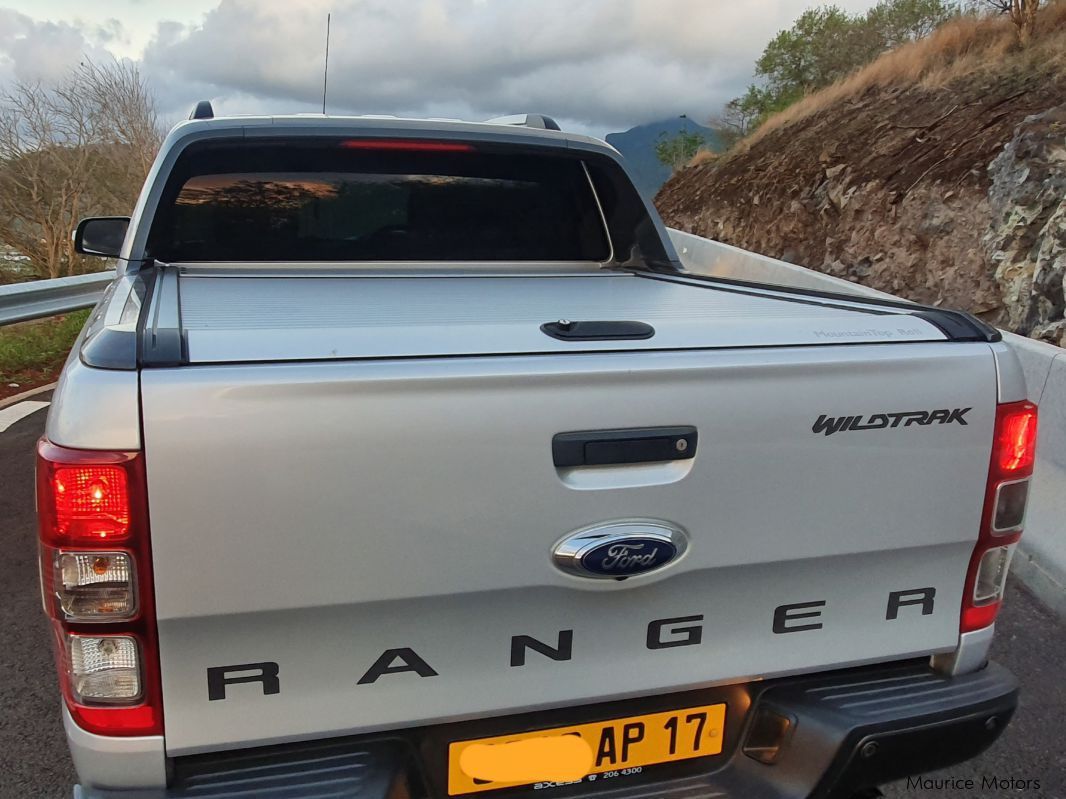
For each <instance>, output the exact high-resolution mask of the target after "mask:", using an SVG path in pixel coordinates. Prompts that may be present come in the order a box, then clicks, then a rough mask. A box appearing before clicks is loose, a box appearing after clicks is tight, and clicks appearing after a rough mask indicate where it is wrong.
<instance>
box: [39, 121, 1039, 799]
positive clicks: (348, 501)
mask: <svg viewBox="0 0 1066 799" xmlns="http://www.w3.org/2000/svg"><path fill="white" fill-rule="evenodd" d="M196 116H197V117H199V118H197V119H193V120H191V121H189V122H184V123H182V124H180V125H178V126H177V127H176V128H175V129H174V130H173V132H172V133H171V134H170V135H169V137H168V138H167V140H166V142H165V143H164V145H163V148H162V150H161V152H160V154H159V156H158V159H157V160H156V163H155V165H154V167H153V169H152V172H151V174H150V176H149V178H148V181H147V183H146V185H145V187H144V191H143V193H142V194H141V197H140V200H139V201H138V204H137V207H136V210H135V211H134V213H133V216H132V219H125V218H99V219H91V220H85V221H83V222H82V224H81V225H80V226H79V228H78V231H77V233H76V245H77V248H78V249H79V251H81V252H83V253H87V254H94V255H103V256H113V257H117V258H118V276H117V278H116V280H115V282H114V283H113V284H112V286H111V287H110V289H109V290H108V291H107V293H106V295H105V297H104V298H103V300H102V301H101V302H100V304H99V305H98V306H97V308H96V309H95V311H94V312H93V314H92V315H91V317H90V320H89V322H88V324H87V326H86V328H85V330H84V332H83V333H82V336H81V338H80V339H79V340H78V342H77V343H76V345H75V347H74V351H73V352H72V353H71V356H70V359H69V360H68V362H67V364H66V367H65V369H64V372H63V375H62V379H61V380H60V382H59V386H58V388H57V389H56V392H55V397H54V402H53V405H52V408H51V412H50V415H49V418H48V424H47V431H46V437H45V438H44V439H42V441H41V443H40V448H39V460H38V496H37V500H38V510H39V517H40V540H41V577H42V583H43V596H44V604H45V609H46V612H47V613H48V615H49V617H50V619H51V622H52V624H53V626H54V630H55V642H56V647H57V664H58V671H59V678H60V685H61V688H62V694H63V700H64V710H63V714H64V721H65V726H66V732H67V735H68V737H69V742H70V748H71V752H72V754H73V758H74V763H75V765H76V767H77V771H78V775H79V779H80V785H79V786H77V787H76V788H75V793H76V795H78V796H81V797H108V796H121V797H131V796H136V797H140V796H143V797H272V798H274V797H276V798H280V797H359V798H360V799H376V798H378V797H380V798H382V799H384V798H385V797H389V798H390V799H396V798H399V797H411V799H422V798H423V797H426V798H428V797H434V798H435V799H443V798H444V797H455V796H467V795H473V794H484V795H485V796H486V797H487V799H488V798H490V797H500V799H514V798H515V797H525V796H532V795H534V794H537V795H540V796H550V797H558V799H570V798H571V797H587V796H605V797H606V796H610V797H612V799H624V798H628V797H634V798H635V797H677V798H678V799H681V797H697V796H716V797H725V796H729V797H737V798H739V799H753V798H754V799H757V798H758V797H767V798H768V799H769V798H770V797H774V798H776V799H785V798H786V797H803V796H815V797H836V798H841V799H848V798H849V797H859V796H873V795H876V786H877V785H880V784H883V783H885V782H887V781H890V780H894V779H898V778H901V777H904V776H907V775H911V774H917V773H921V772H924V771H926V770H929V769H934V768H939V767H943V766H946V765H950V764H952V763H956V762H959V761H961V760H963V759H966V758H968V757H971V756H973V755H975V754H977V753H978V752H980V751H981V750H983V749H984V748H985V747H987V746H988V745H989V744H990V743H991V742H992V741H993V740H995V738H996V737H997V736H998V735H999V734H1000V732H1001V730H1002V729H1003V727H1004V725H1005V724H1006V723H1007V722H1008V721H1009V719H1010V717H1011V713H1012V711H1013V709H1014V707H1015V703H1016V693H1017V685H1016V682H1015V680H1014V678H1013V677H1012V676H1011V675H1010V674H1009V673H1008V672H1006V671H1005V670H1004V669H1002V668H1001V667H998V666H997V665H995V664H994V663H989V662H988V659H987V653H988V649H989V643H990V640H991V638H992V634H993V627H994V621H995V618H996V613H997V611H998V609H999V606H1000V602H1001V598H1002V591H1003V583H1004V579H1005V576H1006V572H1007V566H1008V563H1009V561H1010V557H1011V553H1012V551H1013V548H1014V545H1015V544H1016V542H1017V541H1018V538H1019V536H1020V535H1021V528H1022V524H1023V521H1024V516H1025V505H1026V498H1027V492H1028V480H1029V477H1030V475H1031V473H1032V464H1033V442H1034V433H1035V426H1036V408H1035V407H1034V406H1033V405H1032V404H1030V403H1028V402H1027V401H1026V396H1025V386H1024V381H1023V376H1022V373H1021V370H1020V367H1019V364H1018V361H1017V359H1016V357H1015V356H1014V354H1013V353H1012V352H1011V350H1010V349H1009V348H1008V347H1007V346H1006V345H1005V344H1004V343H1003V342H1001V341H1000V337H999V335H998V333H997V332H996V331H995V330H993V329H991V328H989V327H987V326H986V325H984V324H983V323H981V322H980V321H978V320H976V319H974V318H973V317H970V316H967V315H966V314H963V313H958V312H954V311H949V310H945V309H940V308H929V307H922V306H918V305H912V304H906V303H902V302H899V303H893V302H889V301H883V302H882V301H876V300H866V299H857V298H856V297H854V296H846V295H833V294H824V293H817V292H812V291H799V290H790V289H787V288H782V287H774V286H768V285H760V284H754V283H747V282H742V281H736V280H725V279H715V278H711V277H706V276H701V275H698V274H693V273H691V272H689V271H686V270H685V268H684V267H683V266H682V264H681V263H680V261H679V260H678V256H677V254H676V252H675V250H674V248H673V246H672V245H671V241H670V237H669V235H668V233H667V231H666V230H665V229H664V227H663V225H662V223H661V221H660V219H659V218H658V216H657V214H656V212H655V210H654V209H653V208H652V207H650V206H649V205H648V204H647V203H646V202H645V201H644V200H642V199H641V197H640V195H639V194H638V192H637V191H636V189H634V187H633V184H632V182H631V180H630V178H629V177H628V175H627V172H626V168H625V165H624V163H623V162H622V160H621V158H620V156H619V155H618V153H617V152H615V151H614V150H613V149H611V148H610V147H609V146H607V145H605V144H603V143H602V142H600V141H597V140H594V139H591V138H587V137H584V136H577V135H569V134H566V133H563V132H560V131H558V130H557V129H555V128H556V127H557V126H555V125H554V124H553V123H552V122H551V120H549V119H547V118H543V117H533V116H530V117H528V118H522V120H520V121H521V122H522V123H523V124H517V125H516V124H501V123H495V124H487V123H457V122H443V121H413V120H398V119H381V118H326V117H318V116H314V117H271V118H228V119H222V118H213V117H212V116H211V114H210V110H209V109H208V110H207V111H206V113H205V112H204V109H203V107H202V106H201V109H200V112H199V113H198V114H197V115H196Z"/></svg>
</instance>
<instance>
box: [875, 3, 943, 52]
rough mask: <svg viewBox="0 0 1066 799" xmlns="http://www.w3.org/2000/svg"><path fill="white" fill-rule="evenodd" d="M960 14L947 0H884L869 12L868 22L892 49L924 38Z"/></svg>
mask: <svg viewBox="0 0 1066 799" xmlns="http://www.w3.org/2000/svg"><path fill="white" fill-rule="evenodd" d="M958 13H959V10H958V8H957V7H956V6H954V5H948V4H947V3H945V2H944V0H881V2H880V3H878V4H877V5H876V6H874V7H873V8H871V9H870V10H869V11H868V12H866V24H867V25H868V26H869V27H870V28H871V30H872V32H874V34H875V35H876V36H877V38H878V40H879V44H880V46H881V47H882V48H885V49H891V48H893V47H899V46H900V45H901V44H906V43H907V42H913V41H917V40H918V39H923V38H925V37H926V36H928V35H929V34H930V33H932V32H933V31H935V30H936V29H937V28H939V27H940V26H941V25H943V24H944V23H945V22H947V21H948V20H949V19H952V18H953V17H956V16H958Z"/></svg>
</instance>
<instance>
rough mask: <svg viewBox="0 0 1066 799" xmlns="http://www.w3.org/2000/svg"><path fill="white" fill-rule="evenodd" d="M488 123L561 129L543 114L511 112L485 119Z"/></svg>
mask: <svg viewBox="0 0 1066 799" xmlns="http://www.w3.org/2000/svg"><path fill="white" fill-rule="evenodd" d="M485 122H487V123H488V124H490V125H523V126H525V127H527V128H540V129H541V130H562V128H560V127H559V123H558V122H556V121H555V120H554V119H552V118H551V117H546V116H544V114H511V115H509V116H504V117H493V118H492V119H486V120H485Z"/></svg>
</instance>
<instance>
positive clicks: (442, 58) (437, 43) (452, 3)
mask: <svg viewBox="0 0 1066 799" xmlns="http://www.w3.org/2000/svg"><path fill="white" fill-rule="evenodd" d="M51 2H52V3H54V4H56V5H57V6H58V7H62V8H63V10H64V11H65V10H66V9H67V6H68V5H69V3H70V2H71V0H51ZM98 2H99V6H100V7H99V9H98V10H97V13H96V16H95V17H94V16H92V15H91V14H90V11H89V9H90V8H91V7H90V6H88V4H79V6H78V16H77V18H76V19H75V20H73V21H68V22H62V21H61V22H41V21H37V20H36V19H30V17H29V16H27V15H25V14H16V15H14V17H15V18H17V23H18V29H19V30H20V31H21V33H17V34H14V35H12V34H10V33H9V32H8V31H7V30H6V29H7V28H8V27H9V26H8V25H5V24H4V22H5V19H7V18H5V17H3V16H0V80H3V78H4V71H6V72H8V73H13V74H18V75H21V74H23V73H26V72H35V73H39V74H42V75H44V74H45V71H47V70H51V73H54V72H55V71H56V70H61V69H62V68H63V66H64V65H65V64H68V63H69V62H70V61H71V58H76V55H72V54H76V53H78V52H79V50H81V51H84V50H86V49H90V50H97V51H98V50H100V49H101V48H105V47H106V48H108V49H110V50H111V51H112V52H122V51H125V50H128V49H129V48H130V47H131V46H132V45H131V42H141V43H143V45H142V46H143V52H142V53H141V55H140V59H141V63H142V65H143V69H144V71H145V74H146V75H147V76H148V77H149V79H150V81H151V82H152V86H153V88H154V89H155V91H156V93H157V94H158V95H159V97H160V105H161V107H162V108H163V109H164V111H166V112H170V113H171V114H172V115H176V114H177V113H179V112H185V111H186V109H187V108H189V107H191V106H192V105H193V104H194V103H195V101H196V100H198V99H203V98H204V97H209V98H211V99H213V100H215V102H216V110H217V111H218V112H219V113H227V112H229V113H236V112H267V113H274V112H279V113H282V112H287V111H304V110H314V109H316V108H318V107H319V103H320V101H321V89H322V55H323V53H322V50H323V44H324V34H325V17H326V13H327V11H332V13H333V24H332V36H331V43H330V92H329V95H330V108H331V110H333V111H334V112H357V113H386V114H388V113H394V114H413V115H438V116H457V117H464V118H473V119H478V118H485V117H489V116H493V115H496V114H501V113H515V112H519V111H538V112H542V113H547V114H551V115H554V116H557V117H558V118H560V119H563V120H567V121H568V123H569V124H570V125H571V126H577V127H580V128H582V129H586V130H593V131H599V132H606V131H608V130H612V129H619V128H624V127H628V126H630V125H632V124H636V123H639V122H643V121H648V120H651V119H655V118H659V117H663V116H672V115H675V114H679V113H687V114H689V115H690V116H693V117H695V118H697V119H700V118H706V117H708V116H710V115H711V114H713V113H715V112H716V111H717V110H718V109H719V108H720V107H721V105H722V104H723V103H724V102H725V101H727V100H728V99H729V98H730V97H733V96H735V95H736V94H737V93H739V92H740V91H741V90H742V89H743V87H744V85H745V83H746V82H747V81H748V80H750V78H751V70H752V64H753V62H754V60H755V58H756V57H757V55H758V54H759V52H760V51H761V49H762V47H763V45H765V43H766V42H767V41H769V39H770V38H771V37H772V36H773V35H774V34H775V33H776V32H777V31H778V30H780V29H782V28H785V27H788V26H789V25H790V24H791V22H792V20H793V19H794V18H795V17H796V16H798V15H799V14H800V13H802V11H803V10H804V9H805V8H806V7H807V5H808V4H809V2H808V0H747V1H746V2H737V0H581V1H580V2H574V0H303V1H302V2H294V1H293V0H221V2H218V3H217V5H214V6H213V7H211V8H209V10H207V11H206V13H201V12H202V11H203V10H204V9H205V8H207V6H206V5H205V2H206V0H198V3H196V4H194V6H190V9H192V10H190V11H189V12H188V13H187V14H186V16H185V17H181V18H179V19H177V20H175V19H174V16H175V14H176V13H177V14H180V12H179V10H178V9H177V8H176V7H174V6H171V5H170V4H163V3H152V2H150V0H144V1H143V2H139V3H136V4H131V3H130V0H98ZM120 2H125V4H126V5H127V6H131V7H132V5H136V12H137V13H136V14H135V15H133V16H130V17H128V18H127V17H124V16H122V15H119V14H117V13H116V6H117V4H119V3H120ZM48 5H49V2H45V1H43V0H42V2H40V3H38V4H37V6H35V8H36V10H35V11H34V12H33V15H34V16H37V15H40V16H45V15H47V7H48ZM842 5H844V6H845V7H846V8H849V9H850V10H861V9H863V8H865V7H867V6H868V5H870V0H844V2H843V3H842ZM95 7H96V6H93V7H92V8H95ZM11 13H12V12H5V11H2V10H0V15H3V14H8V15H10V14H11ZM153 14H154V17H153ZM82 18H85V20H86V21H84V22H82V21H80V20H81V19H82ZM119 19H126V20H127V21H128V25H126V26H124V25H123V23H121V22H118V20H119ZM148 20H154V23H155V24H154V25H153V26H152V27H151V29H150V30H149V29H148V28H147V27H146V25H147V21H148ZM5 60H6V67H5Z"/></svg>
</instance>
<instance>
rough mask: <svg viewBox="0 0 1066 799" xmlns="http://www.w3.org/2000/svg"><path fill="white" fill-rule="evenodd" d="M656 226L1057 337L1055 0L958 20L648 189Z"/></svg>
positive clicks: (1062, 266)
mask: <svg viewBox="0 0 1066 799" xmlns="http://www.w3.org/2000/svg"><path fill="white" fill-rule="evenodd" d="M656 204H657V205H658V207H659V210H660V211H661V213H662V215H663V217H664V219H665V220H666V223H667V224H668V225H671V226H673V227H677V228H680V229H682V230H687V231H690V232H693V233H697V234H699V235H702V236H708V237H710V238H714V239H718V240H720V241H724V242H727V243H729V244H734V245H737V246H740V247H743V248H745V249H749V250H753V251H755V252H760V253H764V254H766V255H770V256H773V257H776V258H782V259H784V260H786V261H791V262H793V263H797V264H802V265H804V266H807V267H810V268H813V269H817V270H820V271H823V272H827V273H829V274H833V275H836V276H839V277H844V278H847V279H850V280H855V281H858V282H860V283H864V284H866V285H869V286H872V287H874V288H878V289H881V290H883V291H888V292H891V293H893V294H899V295H901V296H904V297H909V298H911V299H914V300H918V301H921V302H925V303H932V304H943V305H945V306H950V307H957V308H964V309H968V310H970V311H972V312H974V313H977V314H978V315H980V316H982V317H983V318H985V319H986V320H988V321H991V322H993V323H995V324H998V325H1000V326H1003V327H1008V328H1010V329H1013V330H1016V331H1018V332H1022V333H1026V334H1029V335H1033V336H1035V337H1039V338H1043V339H1046V340H1048V341H1052V342H1054V343H1056V344H1060V345H1066V321H1064V319H1063V309H1064V299H1063V290H1064V286H1063V284H1064V280H1066V0H1058V2H1056V3H1053V4H1052V5H1050V6H1049V7H1048V8H1046V9H1044V11H1043V12H1042V13H1041V18H1040V20H1039V27H1038V30H1037V32H1036V35H1035V36H1034V38H1033V40H1032V41H1031V42H1030V43H1029V45H1028V46H1027V47H1024V48H1023V47H1021V46H1020V45H1019V44H1018V43H1017V40H1016V37H1015V34H1014V31H1013V28H1012V27H1011V26H1010V24H1009V23H1008V22H1007V21H1006V20H1004V19H996V20H983V21H978V20H973V19H963V20H958V21H956V22H954V23H951V24H949V25H948V26H946V27H944V28H942V29H940V30H939V31H937V32H936V33H934V34H933V35H932V36H931V37H929V38H928V39H924V40H922V41H919V42H917V43H915V44H912V45H908V46H905V47H903V48H900V49H898V50H895V51H892V52H891V53H888V54H886V55H885V56H883V57H882V58H881V59H879V60H878V61H876V62H874V63H873V64H871V65H870V66H869V67H867V68H865V69H864V70H862V71H861V72H859V73H857V74H856V75H854V76H853V77H851V78H849V79H848V80H847V81H845V82H844V83H842V84H838V85H835V86H832V87H830V88H829V89H826V90H824V91H823V92H819V93H818V94H814V95H811V96H810V97H808V98H806V99H805V100H804V101H802V102H801V103H799V104H797V105H796V106H793V107H792V108H790V109H788V110H786V111H785V112H783V113H782V114H780V115H778V116H777V117H775V118H771V119H770V120H768V121H767V122H766V123H765V124H764V125H763V126H762V127H761V128H760V129H759V130H758V131H757V132H756V133H755V134H754V135H753V136H751V137H749V139H748V140H746V141H745V142H744V143H742V145H741V146H740V147H738V148H736V149H735V150H733V151H731V152H730V153H729V154H727V155H726V156H723V157H721V158H718V159H713V160H710V161H705V162H703V163H698V164H694V165H692V166H689V167H688V168H686V169H684V170H682V171H681V172H679V173H678V174H677V175H675V176H674V177H673V178H672V179H671V180H670V181H669V182H667V183H666V184H665V185H664V186H663V188H662V189H661V191H660V192H659V194H658V195H657V197H656Z"/></svg>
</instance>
